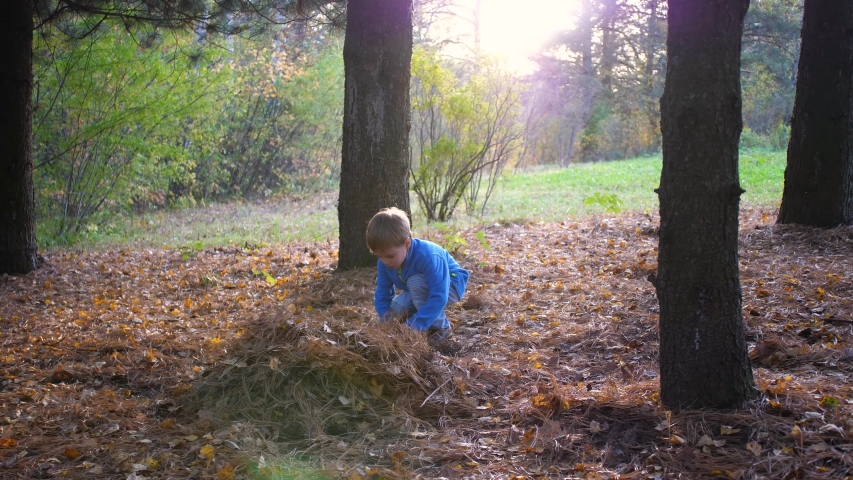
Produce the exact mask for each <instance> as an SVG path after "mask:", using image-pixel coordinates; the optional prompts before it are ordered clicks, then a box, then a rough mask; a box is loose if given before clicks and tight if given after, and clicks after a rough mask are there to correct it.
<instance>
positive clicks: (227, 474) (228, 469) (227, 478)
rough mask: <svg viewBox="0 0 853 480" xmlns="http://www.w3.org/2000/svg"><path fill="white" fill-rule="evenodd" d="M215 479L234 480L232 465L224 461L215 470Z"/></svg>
mask: <svg viewBox="0 0 853 480" xmlns="http://www.w3.org/2000/svg"><path fill="white" fill-rule="evenodd" d="M216 480H234V466H233V465H231V464H230V463H226V464H225V465H223V466H222V468H220V469H219V470H217V471H216Z"/></svg>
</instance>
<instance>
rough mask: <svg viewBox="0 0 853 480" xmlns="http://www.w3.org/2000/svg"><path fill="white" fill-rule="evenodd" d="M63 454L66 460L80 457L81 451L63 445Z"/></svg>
mask: <svg viewBox="0 0 853 480" xmlns="http://www.w3.org/2000/svg"><path fill="white" fill-rule="evenodd" d="M64 455H65V458H67V459H68V460H75V459H77V458H79V457H80V455H81V453H80V452H78V451H77V450H76V449H74V448H71V447H65V452H64Z"/></svg>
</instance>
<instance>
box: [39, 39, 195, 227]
mask: <svg viewBox="0 0 853 480" xmlns="http://www.w3.org/2000/svg"><path fill="white" fill-rule="evenodd" d="M140 39H143V40H145V41H144V42H142V43H139V42H141V40H140ZM188 48H191V38H187V36H182V35H180V34H175V35H170V36H164V35H162V34H160V33H159V32H157V31H156V30H153V29H151V28H145V27H140V28H139V29H137V30H134V31H131V32H128V31H127V30H125V29H124V28H120V27H119V26H118V25H113V26H109V27H105V28H101V29H98V30H96V31H95V32H93V33H92V34H91V35H90V36H89V37H87V38H85V39H83V40H73V39H69V38H68V37H66V36H65V35H62V34H59V33H57V32H55V31H45V32H44V33H43V34H42V35H38V36H37V37H36V39H35V44H34V53H35V61H34V79H35V83H36V85H38V88H37V89H36V92H35V94H34V98H33V118H34V119H33V124H34V125H33V127H34V128H33V136H34V159H35V174H34V184H35V188H36V195H37V198H38V202H37V203H38V205H39V216H40V217H41V218H48V219H50V222H48V223H49V225H50V226H51V228H52V229H53V231H52V232H50V233H51V234H52V236H56V237H59V238H69V237H71V236H73V235H75V234H77V233H78V232H80V230H81V227H82V226H84V225H85V224H86V223H90V222H96V223H97V222H98V221H99V220H101V219H99V218H98V217H97V215H98V213H99V211H100V210H101V209H102V207H108V208H113V209H117V208H128V207H129V206H130V205H132V204H133V203H134V202H135V201H137V200H138V199H144V200H146V201H147V200H149V199H150V198H152V197H151V196H152V195H155V196H156V195H157V194H158V192H163V191H164V190H165V189H166V188H167V187H168V185H169V183H170V182H172V181H176V180H179V179H182V178H185V177H187V176H191V170H192V168H193V160H192V158H191V157H189V156H188V155H186V154H185V151H184V149H183V148H182V142H181V140H182V132H183V131H184V128H183V122H182V119H183V118H184V116H185V112H186V111H187V109H189V108H190V107H191V106H193V105H198V104H200V103H203V102H204V101H205V100H207V99H208V98H207V94H208V93H209V91H208V90H207V89H206V88H205V84H204V82H203V81H201V80H200V78H199V74H198V72H197V71H194V70H192V69H190V68H187V55H186V49H188Z"/></svg>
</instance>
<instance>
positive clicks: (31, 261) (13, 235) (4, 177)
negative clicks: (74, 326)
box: [0, 0, 38, 273]
mask: <svg viewBox="0 0 853 480" xmlns="http://www.w3.org/2000/svg"><path fill="white" fill-rule="evenodd" d="M0 5H2V6H0V45H2V46H3V47H2V48H0V65H2V68H0V273H27V272H30V271H32V270H35V269H36V268H38V259H37V246H36V234H35V211H34V202H35V201H34V198H33V150H32V136H33V135H32V114H33V110H32V105H31V103H30V102H31V97H32V90H33V2H32V0H7V1H5V2H2V3H0Z"/></svg>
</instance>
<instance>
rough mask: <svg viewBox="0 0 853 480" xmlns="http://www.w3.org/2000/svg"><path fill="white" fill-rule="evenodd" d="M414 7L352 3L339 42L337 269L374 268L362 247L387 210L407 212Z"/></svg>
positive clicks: (404, 2)
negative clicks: (341, 60)
mask: <svg viewBox="0 0 853 480" xmlns="http://www.w3.org/2000/svg"><path fill="white" fill-rule="evenodd" d="M411 64H412V0H350V1H349V2H348V5H347V28H346V36H345V39H344V71H345V81H344V84H345V85H344V89H345V92H344V122H343V155H342V158H341V186H340V198H339V199H338V223H339V226H340V227H339V228H340V255H339V260H338V269H340V270H348V269H352V268H357V267H365V266H371V265H375V264H376V257H374V256H372V255H371V253H370V251H369V250H368V248H367V245H366V244H365V228H367V222H368V221H369V220H370V218H371V217H372V216H373V214H375V213H376V212H377V211H379V210H380V209H381V208H384V207H392V206H396V207H397V208H400V209H402V210H405V211H406V212H408V211H409V177H408V175H409V161H410V158H409V130H410V128H411V111H410V101H409V80H410V78H411Z"/></svg>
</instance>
